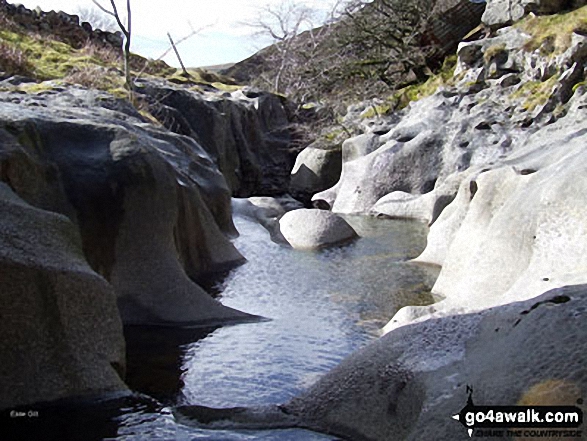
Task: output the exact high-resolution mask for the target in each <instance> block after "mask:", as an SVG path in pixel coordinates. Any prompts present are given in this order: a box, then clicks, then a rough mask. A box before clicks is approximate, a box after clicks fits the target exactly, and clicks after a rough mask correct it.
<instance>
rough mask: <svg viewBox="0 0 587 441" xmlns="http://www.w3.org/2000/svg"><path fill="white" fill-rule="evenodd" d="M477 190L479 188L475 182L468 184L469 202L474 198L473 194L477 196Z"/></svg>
mask: <svg viewBox="0 0 587 441" xmlns="http://www.w3.org/2000/svg"><path fill="white" fill-rule="evenodd" d="M478 189H479V187H478V185H477V182H476V181H471V182H469V191H470V192H471V199H470V200H471V201H472V200H473V198H474V197H475V194H477V190H478Z"/></svg>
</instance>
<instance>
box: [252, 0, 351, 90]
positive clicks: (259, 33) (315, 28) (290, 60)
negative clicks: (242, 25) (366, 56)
mask: <svg viewBox="0 0 587 441" xmlns="http://www.w3.org/2000/svg"><path fill="white" fill-rule="evenodd" d="M340 2H341V0H333V1H332V5H331V6H332V7H331V8H330V9H329V10H328V11H326V13H325V11H322V12H321V11H318V10H316V9H312V8H309V7H307V6H305V5H303V4H300V3H298V2H295V1H293V0H283V1H282V2H281V3H279V4H278V5H277V6H271V5H266V6H264V7H262V8H261V9H260V10H259V17H260V18H259V19H258V20H257V21H255V22H252V23H247V25H248V26H250V27H252V28H254V29H256V32H255V36H256V37H258V38H262V39H265V40H267V39H270V41H271V42H272V43H273V44H272V45H271V46H270V47H269V48H267V49H266V50H265V51H264V57H265V60H264V63H265V64H266V65H267V69H265V72H264V73H263V74H262V78H263V79H264V80H265V82H266V83H267V84H269V85H270V87H271V89H272V90H273V91H274V92H276V93H287V94H289V95H292V94H293V95H295V94H297V93H298V92H299V91H300V90H301V88H303V85H302V84H301V83H300V81H301V80H303V79H304V78H306V76H304V75H300V73H301V71H304V70H306V68H307V67H311V64H312V63H313V65H316V64H317V63H316V60H315V57H316V56H317V55H318V54H319V53H320V52H321V51H320V43H321V42H322V38H323V37H324V36H325V34H326V33H327V32H328V31H329V30H330V25H331V24H332V23H333V22H334V17H335V11H336V10H337V8H338V6H339V4H340ZM322 55H324V51H322ZM309 62H310V64H309ZM308 74H309V72H308Z"/></svg>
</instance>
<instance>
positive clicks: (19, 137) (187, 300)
mask: <svg viewBox="0 0 587 441" xmlns="http://www.w3.org/2000/svg"><path fill="white" fill-rule="evenodd" d="M15 84H16V85H15ZM246 93H247V94H249V95H250V96H252V97H247V96H245V95H244V94H243V92H238V93H234V95H230V94H229V93H224V92H221V91H218V90H216V89H214V88H209V91H203V90H201V88H197V89H195V90H188V88H185V87H182V86H177V85H173V84H171V83H164V82H158V81H157V80H151V81H150V82H149V81H142V82H141V83H140V84H137V95H139V96H141V99H142V100H143V102H144V103H146V104H145V105H146V106H147V108H148V109H149V110H147V112H148V111H152V112H153V113H152V114H149V115H148V116H149V119H147V118H146V117H145V116H143V115H142V114H141V113H139V112H138V111H137V110H136V109H135V108H134V107H133V106H131V105H130V104H129V103H128V102H127V101H125V100H121V99H117V98H114V97H113V96H112V95H109V94H107V93H105V92H100V91H96V90H89V89H85V88H82V87H79V86H74V85H67V84H64V83H59V82H45V83H41V84H35V83H32V84H31V83H22V84H20V83H19V81H12V80H11V79H8V80H6V81H5V82H3V83H0V189H1V190H2V191H1V195H0V201H1V203H2V204H3V206H4V207H5V208H6V209H4V208H3V209H2V211H0V229H1V230H2V239H1V240H2V244H1V246H0V248H1V251H0V256H1V258H0V275H1V277H0V280H1V282H0V283H1V284H2V289H0V296H1V297H2V303H3V305H6V306H5V307H4V306H3V311H6V312H7V314H8V315H7V316H6V317H7V319H6V320H3V324H2V332H3V335H4V336H5V338H3V343H2V345H1V346H0V358H2V359H3V360H4V362H3V366H2V369H3V372H5V373H6V374H7V376H3V378H10V379H11V381H10V382H9V383H6V382H4V381H3V382H2V388H3V389H2V390H3V392H2V403H0V407H1V408H6V407H9V406H16V405H24V404H29V403H33V402H38V401H49V400H54V399H58V398H63V397H70V396H77V395H84V394H90V393H101V392H105V391H112V390H125V388H126V386H125V385H124V383H123V381H122V380H123V378H124V371H125V369H124V366H125V360H124V340H123V336H122V327H121V325H122V323H124V324H157V325H174V326H178V325H185V324H190V325H194V324H198V325H202V324H207V325H212V324H218V323H228V322H242V321H250V320H257V319H258V317H255V316H251V315H249V314H246V313H245V312H241V311H236V310H234V309H231V308H227V307H225V306H223V305H221V304H220V303H219V302H218V301H217V300H215V299H213V298H212V297H211V296H210V295H208V293H206V292H205V291H204V290H203V289H202V288H201V287H200V286H199V285H198V282H199V281H202V280H204V279H205V278H207V277H208V275H210V274H214V273H217V272H220V271H225V270H227V269H230V268H232V267H234V266H235V265H239V264H241V263H242V262H243V261H244V258H243V256H242V255H241V254H240V253H239V252H238V251H237V250H236V248H235V247H234V246H233V245H232V243H231V242H230V240H229V239H230V238H231V237H233V236H234V235H235V234H237V233H236V230H235V228H234V225H233V223H232V217H231V197H232V195H233V194H246V195H250V194H255V192H257V191H262V189H263V188H267V189H272V191H281V190H280V188H279V186H280V185H282V184H281V183H280V182H279V180H278V179H276V178H274V177H273V176H274V175H272V172H274V174H275V173H276V174H281V175H284V176H285V177H286V178H287V168H286V169H285V170H281V168H280V167H282V164H281V162H280V161H288V160H289V159H288V158H289V156H288V155H290V156H291V154H290V153H289V152H288V150H287V147H288V142H289V139H290V138H289V134H288V131H287V124H288V121H287V116H286V112H285V109H284V107H283V106H282V102H281V100H280V99H278V98H276V97H273V96H271V95H269V94H264V93H261V92H259V93H254V92H252V91H251V92H246ZM178 97H179V98H178ZM173 106H176V107H173ZM182 106H183V107H182ZM154 114H155V115H158V116H159V117H161V121H162V122H157V123H155V122H156V119H155V117H154V116H153V115H154ZM166 125H167V126H168V127H169V128H167V127H166ZM272 167H273V168H272ZM264 186H265V187H264ZM268 191H269V190H268ZM6 308H8V309H6ZM3 317H4V316H3ZM31 342H37V343H35V344H34V345H33V346H32V347H30V346H31V344H32V343H31ZM32 372H36V374H33V373H32ZM31 377H35V382H37V383H38V384H39V385H44V386H38V387H34V385H33V387H31V384H32V383H31V382H30V381H29V378H31ZM37 383H35V384H37ZM5 389H6V390H5ZM4 392H6V393H4Z"/></svg>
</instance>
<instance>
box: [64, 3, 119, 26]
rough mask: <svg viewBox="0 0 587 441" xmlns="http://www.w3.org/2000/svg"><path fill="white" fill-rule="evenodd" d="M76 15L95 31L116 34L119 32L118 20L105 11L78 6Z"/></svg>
mask: <svg viewBox="0 0 587 441" xmlns="http://www.w3.org/2000/svg"><path fill="white" fill-rule="evenodd" d="M75 13H76V14H77V15H79V17H80V20H81V21H87V22H88V23H90V24H91V25H92V27H93V28H94V29H101V30H102V31H108V32H115V31H117V30H118V25H117V24H116V20H114V18H113V17H112V16H111V15H109V14H105V13H104V12H103V11H101V10H100V9H97V8H91V7H87V6H78V7H77V8H76V9H75Z"/></svg>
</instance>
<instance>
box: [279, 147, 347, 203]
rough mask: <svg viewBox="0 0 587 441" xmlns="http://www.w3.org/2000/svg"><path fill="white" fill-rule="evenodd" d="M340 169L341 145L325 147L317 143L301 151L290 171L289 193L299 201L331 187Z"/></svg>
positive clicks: (338, 176)
mask: <svg viewBox="0 0 587 441" xmlns="http://www.w3.org/2000/svg"><path fill="white" fill-rule="evenodd" d="M341 169H342V147H341V145H340V144H339V145H334V146H326V145H323V144H321V143H318V142H314V143H313V144H311V145H309V146H308V147H306V148H305V149H304V150H302V151H301V152H300V153H299V154H298V156H297V158H296V162H295V164H294V167H293V169H292V171H291V178H290V185H289V188H290V192H291V193H292V195H293V196H295V197H297V198H298V199H300V200H305V199H307V200H309V199H310V198H311V196H312V195H314V194H315V193H318V192H320V191H322V190H326V189H327V188H330V187H332V186H333V185H334V184H336V182H337V181H338V179H339V178H340V172H341Z"/></svg>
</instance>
